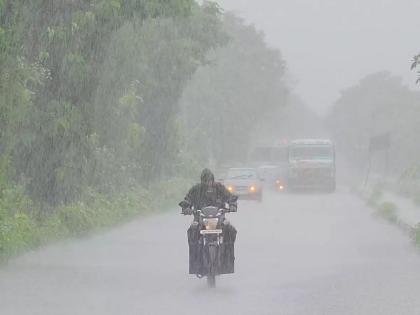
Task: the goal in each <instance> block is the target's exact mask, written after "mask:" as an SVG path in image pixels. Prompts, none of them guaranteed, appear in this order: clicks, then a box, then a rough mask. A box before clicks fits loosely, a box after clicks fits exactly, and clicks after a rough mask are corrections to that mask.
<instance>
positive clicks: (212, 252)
mask: <svg viewBox="0 0 420 315" xmlns="http://www.w3.org/2000/svg"><path fill="white" fill-rule="evenodd" d="M216 269H217V247H216V246H209V273H208V275H207V285H208V286H209V287H210V288H215V287H216V272H217V270H216Z"/></svg>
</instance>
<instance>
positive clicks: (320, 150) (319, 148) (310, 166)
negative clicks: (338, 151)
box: [288, 139, 336, 192]
mask: <svg viewBox="0 0 420 315" xmlns="http://www.w3.org/2000/svg"><path fill="white" fill-rule="evenodd" d="M288 170H289V172H288V186H289V189H290V190H295V189H298V188H323V189H327V190H328V191H330V192H333V191H335V188H336V179H335V149H334V145H333V143H332V142H331V141H330V140H324V139H301V140H294V141H292V142H291V143H290V144H289V167H288Z"/></svg>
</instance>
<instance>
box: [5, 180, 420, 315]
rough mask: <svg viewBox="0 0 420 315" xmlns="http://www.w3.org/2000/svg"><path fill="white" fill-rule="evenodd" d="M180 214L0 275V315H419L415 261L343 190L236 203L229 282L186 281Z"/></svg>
mask: <svg viewBox="0 0 420 315" xmlns="http://www.w3.org/2000/svg"><path fill="white" fill-rule="evenodd" d="M178 211H179V210H177V209H174V210H173V211H168V212H164V213H162V214H159V215H156V216H152V217H147V218H141V219H138V220H136V221H134V222H131V223H129V224H126V225H124V226H120V227H117V228H115V229H113V230H112V231H109V232H106V233H101V234H99V235H95V236H92V237H89V238H87V239H83V240H70V241H66V242H60V243H56V244H53V245H50V246H48V247H45V248H43V249H41V250H37V251H34V252H31V253H27V254H25V255H23V256H20V257H18V258H16V259H14V260H12V261H10V262H9V264H8V265H7V266H3V267H1V268H0V314H1V315H85V314H86V315H108V314H109V315H111V314H112V315H117V314H118V315H131V314H133V315H134V314H136V315H139V314H140V315H142V314H158V315H160V314H238V315H242V314H253V315H255V314H273V315H274V314H276V315H277V314H340V315H343V314H369V315H372V314H380V315H385V314H390V315H395V314H404V315H405V314H407V315H409V314H413V315H418V314H420V295H419V292H420V251H419V250H417V249H416V248H415V247H414V246H413V244H412V243H411V242H410V240H409V239H408V238H407V236H406V235H404V234H402V233H401V232H400V231H399V230H398V229H396V228H395V227H393V226H392V225H389V224H388V223H387V222H384V221H382V220H381V219H378V218H376V217H375V216H374V215H372V210H371V209H369V208H368V207H366V206H365V205H364V203H363V202H362V201H360V200H359V199H358V198H357V197H355V196H354V195H352V194H351V193H350V192H348V191H347V190H346V189H344V188H340V189H339V190H338V191H337V192H336V193H334V194H322V193H319V194H318V193H295V194H277V193H273V192H271V193H266V194H265V195H264V201H263V203H261V204H259V203H257V202H255V201H241V202H240V204H239V211H238V213H234V214H230V215H229V220H230V221H231V222H232V223H233V224H234V225H235V226H236V227H237V229H238V237H237V244H236V273H235V274H233V275H225V276H221V277H219V278H218V279H217V287H216V288H215V289H210V288H208V287H207V286H206V282H205V280H203V279H202V280H200V279H197V278H196V277H195V276H191V275H188V274H187V262H188V257H187V243H186V229H187V227H188V225H189V222H190V219H191V218H190V217H184V216H181V215H179V213H178Z"/></svg>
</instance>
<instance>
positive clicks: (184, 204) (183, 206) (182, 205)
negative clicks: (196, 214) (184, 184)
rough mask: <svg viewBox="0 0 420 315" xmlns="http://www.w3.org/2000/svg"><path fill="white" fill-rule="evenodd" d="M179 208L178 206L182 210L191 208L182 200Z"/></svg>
mask: <svg viewBox="0 0 420 315" xmlns="http://www.w3.org/2000/svg"><path fill="white" fill-rule="evenodd" d="M179 206H180V207H181V208H182V209H186V208H190V207H191V204H190V203H189V202H188V201H186V200H182V201H181V202H180V203H179Z"/></svg>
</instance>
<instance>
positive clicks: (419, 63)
mask: <svg viewBox="0 0 420 315" xmlns="http://www.w3.org/2000/svg"><path fill="white" fill-rule="evenodd" d="M415 69H420V54H418V55H416V56H414V58H413V63H412V64H411V70H415ZM417 73H418V75H419V78H418V79H417V83H420V70H418V71H417Z"/></svg>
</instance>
